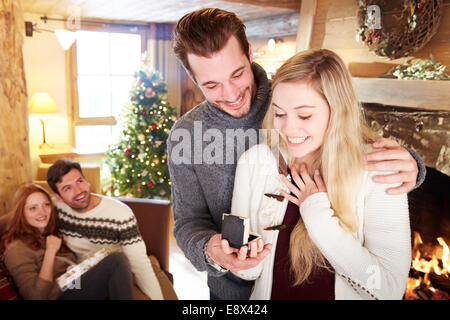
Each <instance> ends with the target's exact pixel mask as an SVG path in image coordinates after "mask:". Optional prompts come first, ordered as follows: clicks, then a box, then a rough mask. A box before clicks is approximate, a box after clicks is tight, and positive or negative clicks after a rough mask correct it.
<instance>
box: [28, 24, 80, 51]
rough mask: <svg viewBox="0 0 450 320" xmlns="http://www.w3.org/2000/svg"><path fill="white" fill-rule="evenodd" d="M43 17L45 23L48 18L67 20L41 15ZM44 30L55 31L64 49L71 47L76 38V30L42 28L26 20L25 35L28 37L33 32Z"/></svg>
mask: <svg viewBox="0 0 450 320" xmlns="http://www.w3.org/2000/svg"><path fill="white" fill-rule="evenodd" d="M41 19H42V20H44V22H45V23H47V20H58V21H65V20H64V19H49V18H47V17H46V16H44V17H41ZM42 31H44V32H50V33H54V34H55V36H56V38H57V39H58V42H59V44H60V45H61V46H62V47H63V49H64V50H67V49H69V48H70V47H71V46H72V44H73V43H74V42H75V40H76V33H75V32H72V31H67V30H63V29H56V30H54V31H53V30H48V29H42V28H38V27H37V23H35V24H33V23H32V22H31V21H25V35H26V36H27V37H32V36H33V32H42Z"/></svg>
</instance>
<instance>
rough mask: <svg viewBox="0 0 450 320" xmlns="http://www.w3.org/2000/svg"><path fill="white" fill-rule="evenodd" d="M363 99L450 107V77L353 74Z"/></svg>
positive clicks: (417, 105) (370, 101)
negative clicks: (359, 75) (444, 79)
mask: <svg viewBox="0 0 450 320" xmlns="http://www.w3.org/2000/svg"><path fill="white" fill-rule="evenodd" d="M353 84H354V86H355V90H356V93H357V95H358V99H359V101H361V102H368V103H381V104H385V105H390V106H399V107H409V108H415V109H424V110H446V111H450V81H442V80H441V81H439V80H399V79H379V78H353Z"/></svg>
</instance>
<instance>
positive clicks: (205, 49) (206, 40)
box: [173, 8, 250, 75]
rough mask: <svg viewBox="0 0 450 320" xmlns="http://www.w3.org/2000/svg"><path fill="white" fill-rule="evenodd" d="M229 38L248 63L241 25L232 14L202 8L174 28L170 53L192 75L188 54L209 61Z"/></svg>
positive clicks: (246, 45) (215, 9) (246, 47)
mask: <svg viewBox="0 0 450 320" xmlns="http://www.w3.org/2000/svg"><path fill="white" fill-rule="evenodd" d="M231 36H235V37H236V39H237V40H238V42H239V44H240V46H241V49H242V52H243V53H244V54H245V55H246V56H247V58H248V59H249V60H250V57H249V54H248V51H249V44H248V40H247V36H246V34H245V25H244V23H243V22H242V20H241V19H239V18H238V17H237V16H236V15H235V14H234V13H233V12H229V11H225V10H221V9H218V8H204V9H200V10H197V11H193V12H191V13H188V14H186V15H185V16H183V17H182V18H181V19H180V20H179V21H178V23H177V24H176V26H175V30H174V39H173V50H174V52H175V55H176V56H177V58H178V59H179V60H180V61H181V62H182V64H183V66H184V67H185V68H186V70H187V71H188V72H189V73H190V74H191V75H193V74H192V70H191V67H190V66H189V62H188V59H187V55H188V54H189V53H193V54H195V55H198V56H201V57H208V58H209V57H210V56H211V55H212V54H214V53H216V52H218V51H220V50H221V49H222V48H223V47H224V46H225V45H226V43H227V42H228V40H229V39H230V37H231Z"/></svg>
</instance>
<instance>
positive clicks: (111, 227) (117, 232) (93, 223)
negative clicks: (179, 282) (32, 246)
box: [54, 194, 164, 300]
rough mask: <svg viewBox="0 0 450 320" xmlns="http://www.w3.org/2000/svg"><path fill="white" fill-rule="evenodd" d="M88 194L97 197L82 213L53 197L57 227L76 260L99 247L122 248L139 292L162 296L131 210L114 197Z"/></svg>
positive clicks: (119, 249)
mask: <svg viewBox="0 0 450 320" xmlns="http://www.w3.org/2000/svg"><path fill="white" fill-rule="evenodd" d="M91 196H96V197H100V198H101V201H100V203H99V204H98V206H96V207H95V208H93V209H92V210H90V211H88V212H85V213H79V212H77V211H74V210H72V208H70V207H69V206H68V205H67V204H65V203H64V202H61V201H58V200H56V199H54V203H55V206H56V210H57V212H58V215H59V219H60V231H61V233H62V234H63V235H64V240H65V241H66V243H67V246H68V247H69V248H70V249H71V250H72V251H73V252H75V254H76V255H77V259H78V262H81V260H84V259H85V258H86V257H87V256H88V255H89V254H91V253H94V252H96V251H98V250H100V249H101V248H106V249H108V250H111V251H122V252H123V253H124V254H125V255H126V256H127V258H128V260H129V262H130V266H131V272H132V273H133V274H134V277H135V279H136V283H137V285H138V286H139V288H140V289H141V290H142V292H144V293H145V294H146V295H147V296H148V297H150V298H151V299H152V300H162V299H164V298H163V294H162V291H161V287H160V285H159V282H158V279H157V278H156V275H155V272H154V270H153V268H152V266H151V263H150V260H149V259H148V257H147V253H146V248H145V244H144V241H143V240H142V237H141V234H140V232H139V229H138V226H137V222H136V218H135V216H134V214H133V211H131V209H130V208H129V207H128V206H127V205H125V204H124V203H122V202H120V201H118V200H115V199H111V198H108V197H104V196H101V195H98V194H91Z"/></svg>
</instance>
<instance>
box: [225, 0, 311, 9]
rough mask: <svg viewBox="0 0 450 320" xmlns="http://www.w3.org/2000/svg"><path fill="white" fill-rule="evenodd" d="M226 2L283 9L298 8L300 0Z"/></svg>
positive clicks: (232, 0) (236, 0)
mask: <svg viewBox="0 0 450 320" xmlns="http://www.w3.org/2000/svg"><path fill="white" fill-rule="evenodd" d="M225 1H228V2H237V3H244V4H252V5H256V6H264V7H274V8H283V9H292V10H297V11H298V10H299V9H300V3H301V2H302V0H225Z"/></svg>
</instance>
